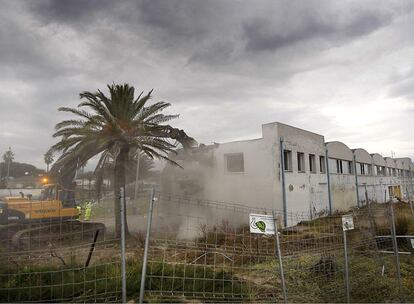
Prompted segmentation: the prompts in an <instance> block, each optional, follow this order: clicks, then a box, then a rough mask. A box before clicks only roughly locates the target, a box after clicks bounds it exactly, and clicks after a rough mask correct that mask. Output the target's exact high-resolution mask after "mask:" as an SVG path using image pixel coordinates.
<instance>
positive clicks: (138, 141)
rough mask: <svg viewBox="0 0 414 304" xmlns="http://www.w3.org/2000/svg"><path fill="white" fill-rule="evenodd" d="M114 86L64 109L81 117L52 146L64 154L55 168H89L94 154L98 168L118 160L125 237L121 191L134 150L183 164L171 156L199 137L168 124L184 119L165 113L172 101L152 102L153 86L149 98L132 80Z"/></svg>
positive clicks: (61, 128)
mask: <svg viewBox="0 0 414 304" xmlns="http://www.w3.org/2000/svg"><path fill="white" fill-rule="evenodd" d="M108 89H109V96H106V95H105V94H104V93H103V92H101V91H100V90H98V91H97V92H95V93H91V92H83V93H81V94H80V98H81V100H83V101H82V102H81V103H80V104H79V105H78V107H77V108H67V107H61V108H59V111H63V112H68V113H71V114H74V115H76V116H77V119H70V120H65V121H62V122H60V123H58V124H57V125H56V127H55V129H56V132H55V133H54V134H53V136H54V137H59V138H60V141H59V142H58V143H56V144H55V145H53V146H52V147H51V151H53V152H60V153H61V155H60V157H59V158H58V159H57V161H56V162H55V164H54V165H53V168H52V169H53V170H54V171H57V170H59V169H62V168H69V167H70V168H73V166H74V164H75V163H76V164H77V165H76V166H77V167H79V166H83V165H84V164H85V163H86V162H87V161H88V160H89V159H90V158H92V157H94V156H96V155H99V160H98V164H97V167H96V169H95V171H97V170H99V169H100V168H104V167H105V164H106V163H107V162H108V160H109V159H113V162H114V171H113V174H114V194H115V195H114V208H115V231H116V234H117V236H119V235H120V232H121V226H120V218H119V214H120V204H119V189H120V187H125V173H126V166H127V163H128V158H129V154H130V151H135V150H137V149H139V150H140V151H141V152H142V153H144V154H145V155H147V156H148V157H150V158H151V159H154V158H159V159H164V160H166V161H168V162H170V163H173V164H175V165H178V164H177V163H175V162H174V161H173V160H171V159H170V158H169V157H168V154H169V153H170V152H174V151H175V148H176V147H177V144H178V143H181V144H182V145H183V147H184V148H188V147H191V146H192V145H193V144H194V142H195V141H194V139H193V138H191V137H189V136H188V135H187V134H186V133H185V132H184V131H183V130H179V129H176V128H173V127H171V126H170V125H168V124H164V123H166V122H168V121H170V120H172V119H174V118H177V117H178V115H164V114H162V113H160V112H161V111H163V110H164V109H166V108H167V107H169V106H170V104H169V103H166V102H156V103H154V104H152V105H148V106H147V102H148V101H149V100H150V98H151V94H152V90H151V91H150V92H149V93H148V94H146V95H145V96H143V93H141V94H139V96H138V97H137V98H135V97H134V91H135V90H134V87H132V86H129V85H128V84H123V85H116V84H112V85H108ZM86 109H88V110H90V111H87V110H86ZM173 140H175V142H173ZM126 223H127V222H126V217H125V224H126ZM126 231H127V232H128V226H127V225H126Z"/></svg>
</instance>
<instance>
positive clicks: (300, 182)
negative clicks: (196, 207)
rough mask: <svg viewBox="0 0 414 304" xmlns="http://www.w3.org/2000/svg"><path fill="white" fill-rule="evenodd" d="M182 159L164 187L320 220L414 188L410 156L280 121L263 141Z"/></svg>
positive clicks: (406, 195)
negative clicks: (353, 144)
mask: <svg viewBox="0 0 414 304" xmlns="http://www.w3.org/2000/svg"><path fill="white" fill-rule="evenodd" d="M175 157H176V161H177V162H178V163H179V164H180V165H181V166H182V167H183V169H181V168H176V167H174V166H170V165H168V166H167V167H166V168H165V169H164V171H163V174H162V190H163V191H165V192H168V193H171V194H173V195H181V196H193V197H198V198H203V199H207V200H213V201H217V202H220V201H222V202H232V203H241V204H244V205H250V206H254V207H255V208H266V209H270V208H271V209H276V210H283V212H284V213H285V214H286V215H287V214H292V213H294V214H304V215H306V216H308V217H310V218H313V217H317V216H319V215H322V214H326V213H330V212H335V211H344V210H348V209H350V208H353V207H359V206H362V205H364V204H366V202H367V200H369V201H375V202H385V201H388V200H389V199H390V197H391V196H393V197H398V198H400V199H411V197H412V196H413V191H414V188H413V177H414V165H413V163H412V161H411V159H410V158H389V157H386V158H384V157H382V156H381V155H380V154H378V153H371V154H370V153H368V152H367V151H366V150H364V149H362V148H356V149H351V148H349V147H348V146H347V145H346V144H344V143H342V142H339V141H333V142H325V139H324V137H323V136H322V135H319V134H316V133H312V132H309V131H306V130H302V129H299V128H295V127H292V126H289V125H286V124H282V123H278V122H275V123H269V124H265V125H263V126H262V137H261V138H258V139H253V140H243V141H235V142H228V143H220V144H214V145H208V146H206V145H200V146H199V147H197V148H194V149H192V150H190V151H184V150H180V151H179V152H178V154H177V155H176V156H175ZM287 218H288V217H287V216H285V217H284V224H285V225H289V224H290V223H289V222H288V219H287Z"/></svg>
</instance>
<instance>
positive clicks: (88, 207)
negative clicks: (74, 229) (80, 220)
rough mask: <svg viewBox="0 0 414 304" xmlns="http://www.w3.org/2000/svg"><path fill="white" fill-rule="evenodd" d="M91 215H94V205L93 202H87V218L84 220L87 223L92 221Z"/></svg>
mask: <svg viewBox="0 0 414 304" xmlns="http://www.w3.org/2000/svg"><path fill="white" fill-rule="evenodd" d="M91 214H92V203H91V202H87V203H86V205H85V217H84V220H85V221H89V220H90V219H91Z"/></svg>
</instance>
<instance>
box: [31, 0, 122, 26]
mask: <svg viewBox="0 0 414 304" xmlns="http://www.w3.org/2000/svg"><path fill="white" fill-rule="evenodd" d="M116 2H118V1H111V0H87V1H84V0H64V1H60V0H38V1H32V2H30V3H29V4H28V5H29V8H30V9H31V10H33V12H35V13H36V14H37V15H38V16H40V17H41V19H42V20H43V21H44V22H65V23H70V24H76V23H77V22H79V21H82V22H85V23H88V22H91V21H94V18H95V17H96V14H97V13H98V12H101V11H104V10H108V9H111V8H113V7H114V6H115V5H116Z"/></svg>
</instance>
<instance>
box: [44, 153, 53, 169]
mask: <svg viewBox="0 0 414 304" xmlns="http://www.w3.org/2000/svg"><path fill="white" fill-rule="evenodd" d="M44 160H45V164H46V166H47V168H46V173H49V165H50V164H51V163H53V161H54V159H53V152H52V151H51V150H48V151H47V152H46V153H45V155H44Z"/></svg>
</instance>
